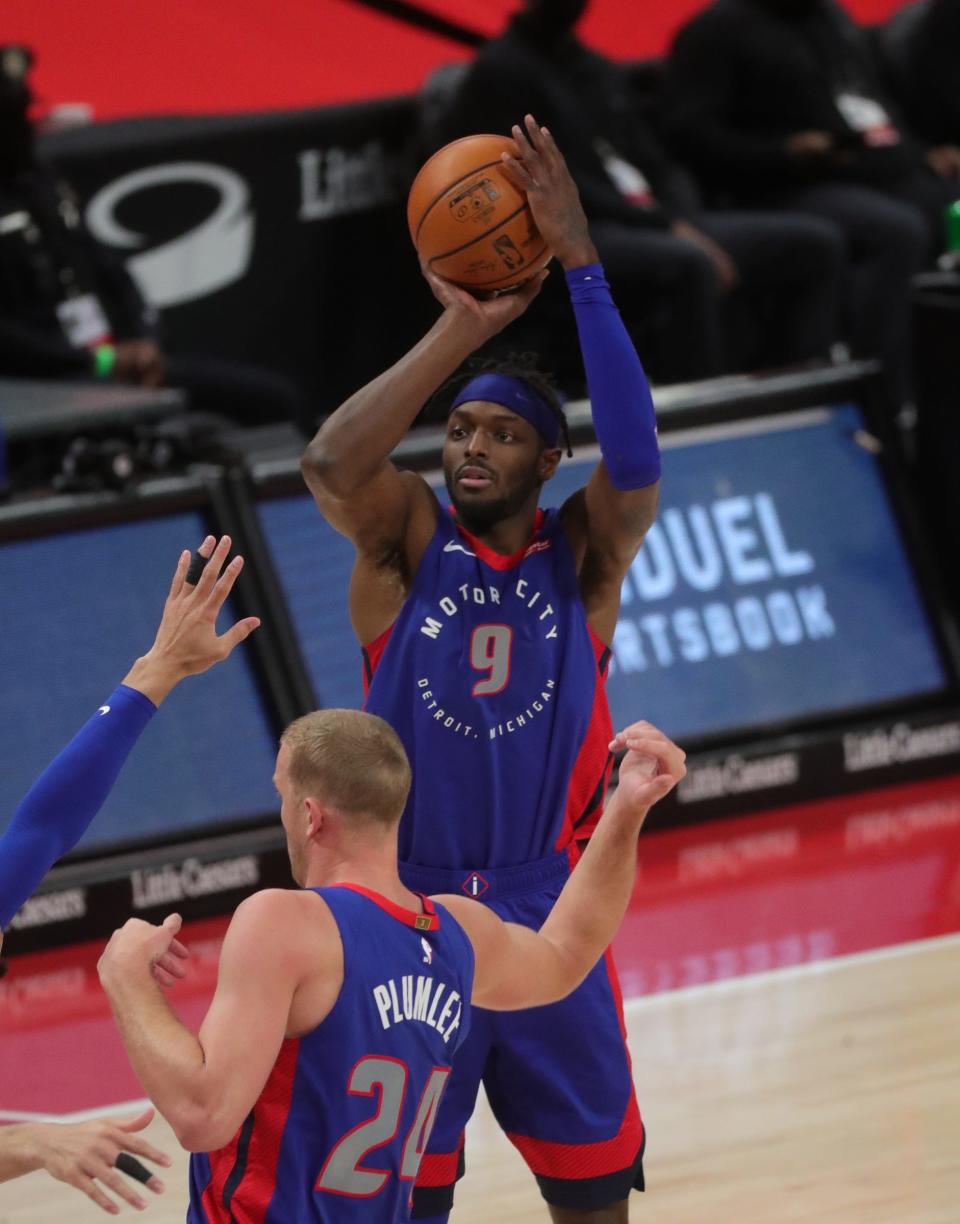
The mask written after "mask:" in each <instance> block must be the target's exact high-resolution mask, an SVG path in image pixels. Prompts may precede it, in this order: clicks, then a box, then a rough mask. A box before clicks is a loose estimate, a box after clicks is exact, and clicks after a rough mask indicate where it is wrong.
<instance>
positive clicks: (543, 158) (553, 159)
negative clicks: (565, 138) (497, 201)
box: [502, 115, 597, 268]
mask: <svg viewBox="0 0 960 1224" xmlns="http://www.w3.org/2000/svg"><path fill="white" fill-rule="evenodd" d="M512 135H513V140H514V143H515V144H516V146H517V156H516V157H511V156H510V155H509V154H507V153H505V154H504V155H503V159H502V160H503V166H504V170H505V171H506V173H507V174H508V175H509V176H510V178H511V179H512V180H513V183H514V185H515V186H516V187H518V188H519V189H520V190H521V191H523V192H524V193H525V195H526V197H527V203H528V204H529V205H530V211H531V213H532V214H533V219H534V221H535V222H536V225H537V229H538V230H539V231H540V234H541V236H542V237H543V239H544V241H545V242H546V243H547V245H548V246H549V247H550V249H551V250H552V251H553V253H554V255H556V257H557V259H559V260H560V262H561V264H563V266H564V267H565V268H578V267H583V265H584V264H588V263H595V262H596V260H597V251H596V247H594V245H593V242H592V241H591V239H590V230H589V227H588V225H587V217H586V213H585V212H584V211H583V205H582V204H581V203H580V192H579V191H578V190H577V185H576V183H575V182H574V181H573V175H572V174H571V173H570V171H569V169H568V168H567V163H566V161H564V158H563V154H562V153H561V152H560V150H559V149H558V148H557V144H556V141H555V140H554V139H553V137H552V136H551V135H550V132H549V131H548V130H547V129H546V128H545V127H541V126H540V125H539V124H538V123H537V121H536V119H534V117H533V115H527V116H526V117H525V118H524V121H523V127H521V126H520V125H519V124H514V127H513V129H512Z"/></svg>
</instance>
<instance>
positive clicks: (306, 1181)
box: [187, 884, 473, 1224]
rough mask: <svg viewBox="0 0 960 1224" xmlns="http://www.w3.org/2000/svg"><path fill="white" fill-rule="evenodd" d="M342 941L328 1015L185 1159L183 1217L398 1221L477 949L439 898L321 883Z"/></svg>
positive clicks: (455, 1043) (405, 1214)
mask: <svg viewBox="0 0 960 1224" xmlns="http://www.w3.org/2000/svg"><path fill="white" fill-rule="evenodd" d="M316 891H317V892H318V893H319V894H320V896H322V897H323V899H324V900H325V901H326V903H327V905H328V906H329V907H330V910H331V912H332V913H333V916H334V918H335V919H336V922H337V926H338V928H339V930H340V937H341V940H342V942H343V961H344V964H343V986H342V988H341V990H340V994H339V996H338V998H337V1001H336V1003H335V1004H334V1006H333V1008H332V1009H331V1011H330V1013H329V1015H328V1016H327V1017H326V1019H324V1020H323V1021H322V1022H321V1023H320V1024H319V1025H318V1026H317V1027H316V1028H315V1029H313V1031H312V1032H310V1033H307V1034H306V1035H305V1036H304V1037H300V1038H297V1039H291V1040H287V1041H284V1043H283V1045H282V1046H281V1049H280V1054H279V1056H278V1058H277V1061H276V1063H275V1065H274V1068H273V1070H272V1071H271V1073H270V1077H269V1079H268V1080H267V1083H266V1085H265V1086H264V1089H263V1091H262V1092H261V1094H260V1097H259V1098H258V1100H257V1102H256V1104H255V1105H254V1107H253V1109H252V1110H251V1111H250V1114H249V1116H248V1117H247V1119H246V1121H245V1122H244V1124H243V1126H242V1127H241V1128H240V1130H239V1131H238V1133H237V1134H236V1136H234V1138H233V1140H232V1141H231V1142H230V1143H229V1144H227V1146H226V1147H224V1148H222V1149H221V1150H220V1151H218V1152H211V1153H209V1154H203V1155H194V1156H192V1157H191V1158H190V1209H189V1212H188V1215H187V1224H241V1222H242V1224H294V1221H296V1224H361V1222H362V1224H398V1222H400V1221H404V1220H407V1219H409V1213H410V1197H411V1193H412V1190H413V1184H414V1181H415V1179H416V1176H417V1170H418V1168H419V1165H420V1159H421V1157H422V1155H423V1152H424V1150H425V1148H426V1145H427V1140H428V1139H429V1137H430V1131H431V1130H432V1128H433V1123H434V1120H435V1118H436V1114H437V1108H438V1106H439V1103H440V1098H441V1096H442V1094H443V1090H444V1087H445V1085H446V1083H447V1079H448V1078H449V1075H450V1065H451V1060H452V1059H453V1057H454V1054H455V1053H456V1051H457V1049H458V1048H459V1046H460V1044H461V1042H462V1041H463V1038H464V1036H465V1035H466V1032H467V1029H468V1028H469V1019H470V996H471V994H472V991H473V947H472V945H471V944H470V941H469V940H468V939H467V936H466V934H465V932H464V930H463V928H462V927H461V926H460V925H459V923H458V922H456V921H455V919H454V918H453V916H452V915H451V914H450V913H449V912H448V911H447V910H445V909H443V907H442V906H434V905H433V904H432V903H431V902H425V903H424V907H425V908H424V913H423V914H415V913H413V912H412V911H409V910H405V909H403V908H401V907H400V906H397V905H394V904H393V903H392V902H390V901H388V900H387V899H386V898H384V897H381V896H379V895H378V894H376V893H372V892H368V891H367V890H365V889H362V888H359V887H357V886H355V885H349V884H347V885H338V886H334V887H332V888H318V889H317V890H316Z"/></svg>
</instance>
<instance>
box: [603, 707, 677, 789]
mask: <svg viewBox="0 0 960 1224" xmlns="http://www.w3.org/2000/svg"><path fill="white" fill-rule="evenodd" d="M624 750H626V755H625V756H624V758H623V760H622V761H621V762H620V774H619V781H618V784H617V791H618V793H619V792H620V791H623V799H624V800H626V801H627V802H629V803H630V804H631V806H634V807H643V808H649V807H652V806H653V804H654V803H657V802H658V801H659V800H660V799H662V798H663V797H664V795H667V794H669V793H670V791H672V790H673V788H674V787H675V786H676V785H677V783H678V782H680V781H681V779H682V778H684V777H685V776H686V772H687V767H686V764H685V761H686V759H687V754H686V753H685V752H684V751H683V749H682V748H678V747H677V745H676V744H675V743H674V742H673V740H671V739H669V738H668V737H667V736H666V735H664V733H663V732H662V731H659V730H658V729H657V728H656V727H655V726H653V724H652V723H648V722H636V723H632V724H631V725H630V726H629V727H627V728H625V729H624V730H623V731H619V732H617V734H616V735H615V736H614V738H613V739H612V740H611V742H610V751H611V752H622V751H624Z"/></svg>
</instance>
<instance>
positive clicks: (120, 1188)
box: [96, 1166, 147, 1211]
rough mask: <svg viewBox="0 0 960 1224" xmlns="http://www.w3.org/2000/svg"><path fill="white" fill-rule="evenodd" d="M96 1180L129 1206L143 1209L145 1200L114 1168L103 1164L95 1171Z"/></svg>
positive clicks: (145, 1203) (139, 1209)
mask: <svg viewBox="0 0 960 1224" xmlns="http://www.w3.org/2000/svg"><path fill="white" fill-rule="evenodd" d="M96 1178H97V1181H98V1182H100V1183H101V1184H102V1185H104V1186H106V1187H107V1188H108V1189H109V1190H112V1191H113V1193H114V1194H115V1195H116V1196H117V1198H120V1199H123V1201H124V1202H125V1203H129V1204H130V1206H131V1207H136V1209H137V1210H138V1211H143V1210H144V1209H145V1207H146V1205H147V1200H146V1199H145V1198H142V1197H141V1196H140V1195H139V1194H137V1192H136V1190H134V1189H133V1187H132V1186H131V1185H130V1183H129V1182H126V1181H124V1179H123V1178H122V1177H121V1176H120V1174H119V1173H118V1172H117V1171H116V1169H110V1168H108V1167H107V1166H104V1167H103V1168H102V1169H100V1170H98V1171H97V1174H96Z"/></svg>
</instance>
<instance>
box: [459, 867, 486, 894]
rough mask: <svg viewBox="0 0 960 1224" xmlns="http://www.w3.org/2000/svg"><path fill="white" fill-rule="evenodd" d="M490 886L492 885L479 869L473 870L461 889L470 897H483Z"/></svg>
mask: <svg viewBox="0 0 960 1224" xmlns="http://www.w3.org/2000/svg"><path fill="white" fill-rule="evenodd" d="M489 887H490V885H489V884H488V883H487V881H486V880H485V879H484V878H483V876H482V875H480V873H479V872H478V871H471V872H470V874H469V875H468V876H467V878H466V879H465V880H464V881H463V883H462V884H461V885H460V890H461V892H465V893H466V894H467V896H468V897H482V896H483V894H484V893H485V892H486V891H487V889H488V888H489Z"/></svg>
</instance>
